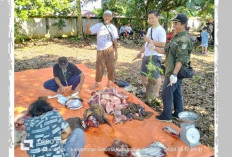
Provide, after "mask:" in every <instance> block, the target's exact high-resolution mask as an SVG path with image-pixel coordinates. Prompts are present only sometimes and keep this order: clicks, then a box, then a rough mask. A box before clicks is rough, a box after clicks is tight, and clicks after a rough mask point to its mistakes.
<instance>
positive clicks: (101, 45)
mask: <svg viewBox="0 0 232 157" xmlns="http://www.w3.org/2000/svg"><path fill="white" fill-rule="evenodd" d="M106 27H107V28H108V30H109V31H110V33H111V34H112V37H113V40H115V39H118V30H117V28H116V27H115V26H114V25H113V24H109V25H104V24H103V23H97V24H95V25H93V26H92V27H91V28H90V29H89V30H90V32H91V34H97V50H99V51H101V50H105V49H107V48H109V47H111V46H112V45H113V42H112V40H111V36H110V33H109V31H108V30H107V28H106Z"/></svg>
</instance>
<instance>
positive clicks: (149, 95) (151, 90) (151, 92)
mask: <svg viewBox="0 0 232 157" xmlns="http://www.w3.org/2000/svg"><path fill="white" fill-rule="evenodd" d="M154 96H155V79H154V78H153V79H150V78H149V79H148V83H147V91H146V101H151V100H153V99H154Z"/></svg>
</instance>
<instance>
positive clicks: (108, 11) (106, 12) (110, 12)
mask: <svg viewBox="0 0 232 157" xmlns="http://www.w3.org/2000/svg"><path fill="white" fill-rule="evenodd" d="M104 14H110V15H111V16H112V15H113V14H112V11H110V10H106V11H105V12H104Z"/></svg>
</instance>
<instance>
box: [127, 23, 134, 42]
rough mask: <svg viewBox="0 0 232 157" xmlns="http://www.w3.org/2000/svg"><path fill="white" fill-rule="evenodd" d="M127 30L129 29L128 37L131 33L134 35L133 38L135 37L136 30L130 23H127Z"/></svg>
mask: <svg viewBox="0 0 232 157" xmlns="http://www.w3.org/2000/svg"><path fill="white" fill-rule="evenodd" d="M125 30H126V31H127V38H129V35H133V39H135V31H133V30H132V28H131V26H130V23H128V24H127V26H126V27H125Z"/></svg>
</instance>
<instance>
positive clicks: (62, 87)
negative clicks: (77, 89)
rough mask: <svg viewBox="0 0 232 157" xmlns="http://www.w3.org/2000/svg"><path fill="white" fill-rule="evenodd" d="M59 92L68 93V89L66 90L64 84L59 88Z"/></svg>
mask: <svg viewBox="0 0 232 157" xmlns="http://www.w3.org/2000/svg"><path fill="white" fill-rule="evenodd" d="M59 93H60V94H63V93H64V94H66V91H65V88H64V86H61V87H60V88H59Z"/></svg>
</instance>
